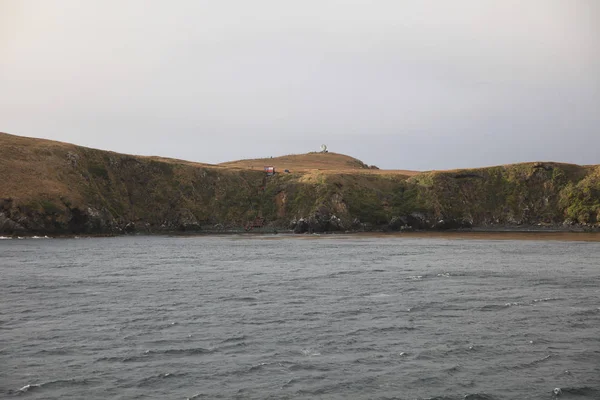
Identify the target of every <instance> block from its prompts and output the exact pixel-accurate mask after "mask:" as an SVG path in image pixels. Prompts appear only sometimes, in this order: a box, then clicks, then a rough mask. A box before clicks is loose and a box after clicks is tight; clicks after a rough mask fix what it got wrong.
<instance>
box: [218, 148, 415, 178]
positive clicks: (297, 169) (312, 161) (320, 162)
mask: <svg viewBox="0 0 600 400" xmlns="http://www.w3.org/2000/svg"><path fill="white" fill-rule="evenodd" d="M219 165H221V166H225V167H229V168H241V169H253V170H260V171H262V170H263V168H264V167H265V166H273V167H275V170H276V171H278V172H283V171H284V170H286V169H287V170H290V171H291V172H294V173H307V172H315V171H319V172H322V173H324V174H338V173H349V172H352V173H363V174H377V175H388V174H396V175H406V176H412V175H416V174H418V173H419V172H418V171H408V170H379V169H370V168H368V167H367V166H366V165H365V164H363V163H362V162H361V161H360V160H357V159H356V158H353V157H350V156H347V155H344V154H338V153H307V154H292V155H287V156H281V157H273V158H256V159H249V160H239V161H229V162H225V163H222V164H219Z"/></svg>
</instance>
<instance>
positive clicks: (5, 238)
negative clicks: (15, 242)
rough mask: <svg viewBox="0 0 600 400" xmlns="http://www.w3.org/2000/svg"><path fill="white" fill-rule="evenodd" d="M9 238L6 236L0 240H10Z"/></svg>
mask: <svg viewBox="0 0 600 400" xmlns="http://www.w3.org/2000/svg"><path fill="white" fill-rule="evenodd" d="M11 239H12V238H11V237H8V236H0V240H11Z"/></svg>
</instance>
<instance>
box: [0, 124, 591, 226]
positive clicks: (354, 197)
mask: <svg viewBox="0 0 600 400" xmlns="http://www.w3.org/2000/svg"><path fill="white" fill-rule="evenodd" d="M328 157H329V158H328ZM293 160H294V157H291V156H287V158H284V161H285V162H286V163H291V162H292V161H293ZM296 160H300V161H299V162H301V163H302V164H298V165H297V166H296V167H297V168H296V167H294V165H293V164H281V165H286V166H288V169H290V170H291V173H280V174H277V175H276V176H274V177H269V178H267V177H266V176H265V174H264V173H263V172H262V161H257V163H259V164H260V168H257V169H256V170H253V169H245V168H242V167H241V166H240V163H243V162H238V163H231V165H219V166H216V165H208V164H200V163H192V162H188V161H183V160H173V159H166V158H159V157H140V156H131V155H125V154H119V153H113V152H108V151H101V150H95V149H90V148H85V147H80V146H75V145H71V144H66V143H60V142H53V141H47V140H40V139H31V138H23V137H18V136H13V135H7V134H0V176H2V181H1V183H0V233H14V232H31V233H81V232H90V233H91V232H128V231H134V230H138V231H140V230H141V231H174V230H201V229H207V228H208V229H212V230H214V229H240V228H242V227H244V226H245V225H247V224H248V223H249V222H250V221H254V220H255V219H256V218H257V217H260V218H262V219H263V220H264V222H265V224H266V226H270V227H272V228H277V229H280V228H287V227H289V226H290V221H293V220H299V219H300V218H305V219H309V220H310V221H312V222H311V223H312V224H313V225H314V227H316V228H315V229H323V230H331V229H344V230H345V229H363V228H364V227H365V226H367V225H368V226H371V227H379V228H385V227H387V226H388V225H391V222H392V221H395V220H397V218H400V220H401V221H402V223H401V224H411V222H410V221H411V218H412V220H413V221H414V219H415V218H417V217H415V215H417V216H418V218H419V219H420V220H421V225H422V226H420V227H421V228H423V227H434V226H436V223H437V222H438V221H439V220H446V221H454V220H455V221H467V222H468V224H472V225H475V226H493V225H507V226H517V225H534V224H535V225H537V224H545V225H556V226H558V225H562V224H563V223H566V224H578V225H580V226H588V227H590V226H597V225H598V222H599V221H600V167H599V166H588V167H583V166H578V165H570V164H559V163H524V164H515V165H506V166H498V167H491V168H481V169H469V170H456V171H434V172H423V173H412V172H411V173H404V172H407V171H402V172H401V171H384V170H376V169H370V168H368V167H367V166H366V165H365V164H363V163H361V162H360V161H358V160H355V159H352V158H351V157H347V156H343V155H338V154H333V153H329V154H319V153H314V154H310V155H304V156H298V157H296ZM311 160H312V161H311ZM311 162H314V163H315V164H311ZM274 164H275V163H274ZM311 166H313V167H317V166H318V168H312V169H311V168H310V167H311ZM258 169H260V170H258ZM408 172H410V171H408ZM334 216H335V217H334ZM365 224H366V225H365ZM449 226H451V225H449Z"/></svg>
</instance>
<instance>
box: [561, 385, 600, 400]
mask: <svg viewBox="0 0 600 400" xmlns="http://www.w3.org/2000/svg"><path fill="white" fill-rule="evenodd" d="M552 394H554V395H555V396H560V397H564V395H574V396H578V397H579V396H585V397H586V398H594V399H597V398H599V396H600V389H595V388H591V387H589V386H582V387H565V388H556V389H554V390H553V391H552Z"/></svg>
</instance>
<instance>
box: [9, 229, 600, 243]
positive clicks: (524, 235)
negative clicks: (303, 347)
mask: <svg viewBox="0 0 600 400" xmlns="http://www.w3.org/2000/svg"><path fill="white" fill-rule="evenodd" d="M152 236H169V237H181V238H193V237H200V236H212V237H218V236H243V237H248V238H252V237H254V238H270V239H276V238H282V239H283V238H298V239H318V238H357V237H358V238H407V239H408V238H412V239H428V238H429V239H432V238H435V239H448V240H542V241H583V242H600V231H597V230H594V231H584V230H582V229H580V230H573V229H570V230H568V229H549V228H547V227H545V228H540V227H537V228H536V227H523V228H520V229H511V228H510V227H494V228H490V227H478V228H472V229H458V230H422V231H404V232H392V231H384V230H373V231H368V232H366V231H345V232H331V231H329V232H319V233H316V232H315V233H302V234H298V233H294V232H293V231H292V230H273V229H271V230H261V231H245V230H243V229H241V230H236V229H231V230H205V231H194V232H178V231H173V232H168V231H163V232H135V233H111V234H107V233H98V234H94V233H88V234H57V235H40V234H36V235H34V234H20V235H0V240H23V239H30V240H43V239H87V238H119V237H152Z"/></svg>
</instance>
